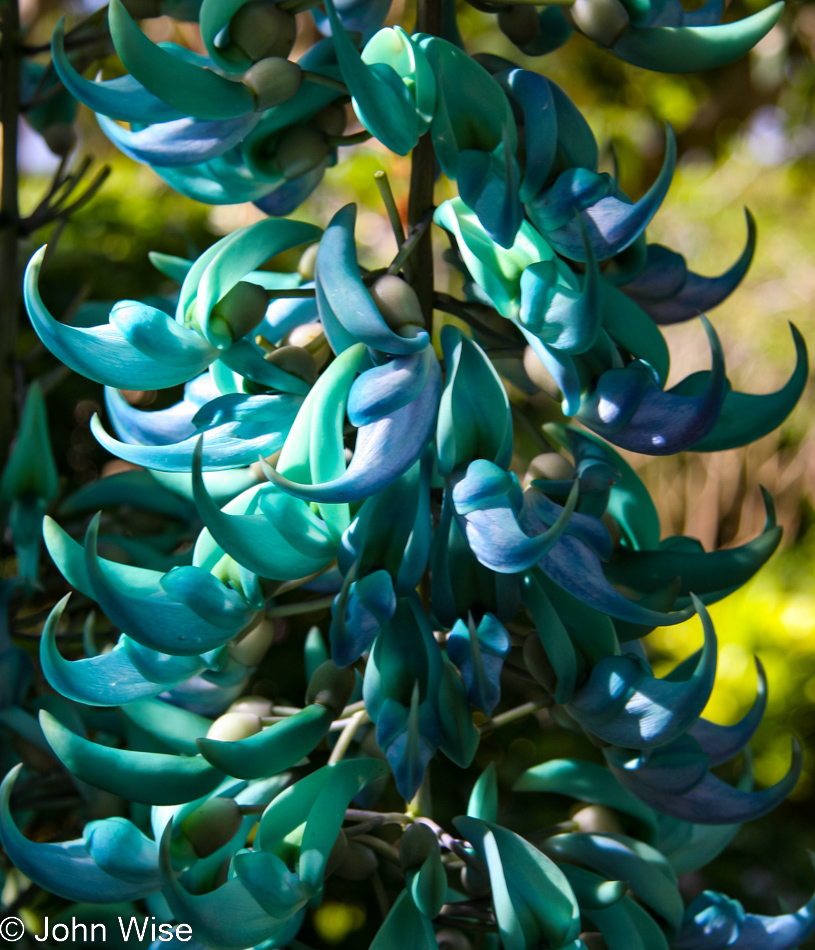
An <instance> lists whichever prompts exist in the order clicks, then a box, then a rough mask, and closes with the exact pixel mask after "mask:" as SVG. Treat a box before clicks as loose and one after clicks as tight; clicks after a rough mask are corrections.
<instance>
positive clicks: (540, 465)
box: [526, 452, 575, 481]
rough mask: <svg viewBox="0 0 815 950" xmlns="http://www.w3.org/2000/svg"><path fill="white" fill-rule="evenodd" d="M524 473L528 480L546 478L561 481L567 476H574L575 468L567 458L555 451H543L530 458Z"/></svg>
mask: <svg viewBox="0 0 815 950" xmlns="http://www.w3.org/2000/svg"><path fill="white" fill-rule="evenodd" d="M526 474H527V477H528V478H529V479H530V480H531V479H533V478H547V479H552V480H553V481H562V480H564V479H567V478H574V476H575V469H574V465H572V463H571V462H570V461H569V460H568V459H567V458H564V457H563V456H562V455H559V454H558V453H557V452H544V453H542V454H541V455H536V456H535V458H533V459H532V461H531V462H530V463H529V468H528V469H527V470H526Z"/></svg>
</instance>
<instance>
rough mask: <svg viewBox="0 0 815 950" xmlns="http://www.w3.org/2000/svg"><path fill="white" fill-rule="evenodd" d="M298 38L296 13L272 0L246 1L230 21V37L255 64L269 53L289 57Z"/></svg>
mask: <svg viewBox="0 0 815 950" xmlns="http://www.w3.org/2000/svg"><path fill="white" fill-rule="evenodd" d="M296 38H297V21H296V19H295V17H294V14H292V13H289V12H288V11H287V10H281V9H280V7H279V6H278V5H277V4H276V3H269V2H268V0H251V2H250V3H244V5H243V6H242V7H240V8H239V9H238V12H237V13H236V14H235V15H234V16H233V17H232V19H231V20H230V21H229V39H230V40H231V41H232V42H233V43H234V44H235V46H237V47H238V49H239V50H240V51H241V52H242V53H244V54H245V55H246V56H247V57H248V58H249V59H251V60H252V62H253V63H256V62H257V61H258V60H259V59H265V58H266V57H267V56H282V57H283V58H285V57H286V56H288V55H289V53H290V52H291V50H292V47H293V46H294V41H295V39H296Z"/></svg>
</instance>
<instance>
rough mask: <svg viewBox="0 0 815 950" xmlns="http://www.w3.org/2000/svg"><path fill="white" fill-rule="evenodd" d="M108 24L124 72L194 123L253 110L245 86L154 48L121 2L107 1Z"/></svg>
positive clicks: (251, 101)
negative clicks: (194, 119) (108, 4)
mask: <svg viewBox="0 0 815 950" xmlns="http://www.w3.org/2000/svg"><path fill="white" fill-rule="evenodd" d="M108 23H109V24H110V35H111V38H112V39H113V45H114V46H115V48H116V52H117V53H118V54H119V58H120V59H121V60H122V62H123V63H124V66H125V68H126V69H127V70H128V72H129V73H130V74H131V75H132V76H134V77H135V78H136V79H138V80H139V82H140V83H142V85H143V86H144V87H145V89H148V90H149V91H150V92H152V93H153V94H154V95H156V96H158V97H159V99H161V100H162V101H163V102H166V103H167V105H169V106H172V108H174V109H178V110H179V112H183V113H184V115H191V116H194V117H195V118H197V119H232V118H235V117H236V116H239V115H245V114H246V113H247V112H253V111H254V110H255V96H254V94H253V93H252V90H251V89H250V88H249V87H248V86H245V85H244V84H243V83H240V82H230V80H228V79H225V78H224V77H223V76H219V75H218V74H217V73H215V72H213V71H212V70H211V69H201V67H200V66H195V65H193V64H192V63H189V62H185V61H184V60H182V59H179V58H177V57H175V56H173V55H172V54H171V53H169V52H167V51H166V50H164V49H162V48H161V47H160V46H157V45H156V44H155V43H154V42H153V41H152V40H150V39H148V38H147V37H146V36H145V35H144V33H142V31H141V30H140V29H139V27H138V26H137V25H136V23H135V22H134V20H133V18H132V17H131V16H130V14H129V13H128V12H127V10H126V9H125V6H124V4H123V3H122V2H121V0H111V3H110V7H109V9H108Z"/></svg>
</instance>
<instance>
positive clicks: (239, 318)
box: [209, 280, 269, 341]
mask: <svg viewBox="0 0 815 950" xmlns="http://www.w3.org/2000/svg"><path fill="white" fill-rule="evenodd" d="M268 306H269V297H268V295H267V294H266V291H265V290H264V289H263V288H262V287H260V286H259V285H258V284H250V283H249V282H248V281H246V280H241V281H239V282H238V283H237V284H235V286H234V287H233V288H232V290H230V291H229V293H228V294H226V296H224V297H222V298H221V299H220V300H219V301H218V303H216V304H215V306H214V307H213V308H212V312H211V313H210V316H209V325H210V328H211V329H212V330H213V331H214V332H215V333H216V334H218V336H221V335H225V336H228V337H229V338H230V339H231V340H233V341H235V340H240V339H241V337H244V336H246V334H247V333H249V332H250V331H251V330H254V328H255V327H256V326H257V325H258V324H259V323H260V321H261V320H262V319H263V318H264V316H266V308H267V307H268Z"/></svg>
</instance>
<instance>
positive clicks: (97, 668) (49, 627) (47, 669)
mask: <svg viewBox="0 0 815 950" xmlns="http://www.w3.org/2000/svg"><path fill="white" fill-rule="evenodd" d="M69 597H70V594H66V595H65V597H63V598H62V600H61V601H60V602H59V603H58V604H57V605H56V606H55V607H54V609H53V610H52V611H51V613H50V614H49V615H48V619H47V620H46V621H45V626H44V627H43V631H42V636H41V637H40V665H41V666H42V671H43V674H44V676H45V678H46V679H47V680H48V683H49V685H50V686H51V687H52V688H53V689H55V690H56V691H57V692H58V693H59V694H60V695H61V696H64V697H65V698H66V699H71V700H73V701H74V702H75V703H85V704H86V705H89V706H120V705H122V704H123V703H130V702H133V701H134V700H136V699H143V698H145V697H146V696H157V695H158V694H159V693H160V692H162V691H163V690H165V689H166V688H167V685H168V684H165V683H154V682H151V681H150V680H148V679H147V678H146V677H145V676H144V675H143V674H142V673H141V672H140V670H139V669H138V668H137V667H136V666H135V665H134V663H133V662H132V660H131V659H130V657H129V656H128V655H127V651H126V650H125V649H124V645H123V644H122V643H121V642H120V643H118V644H117V645H116V646H115V647H114V648H113V650H111V651H110V653H100V654H98V655H97V656H91V657H88V658H87V659H84V660H74V661H72V662H71V661H69V660H65V659H64V658H63V657H62V655H61V654H60V652H59V650H58V648H57V644H56V629H57V624H58V623H59V620H60V617H61V616H62V612H63V610H64V609H65V605H66V604H67V603H68V598H69ZM201 669H203V666H202V667H201ZM186 678H187V674H186V670H185V671H184V675H181V676H179V677H178V680H177V682H179V683H180V682H181V681H182V680H184V679H186ZM169 685H174V683H173V682H172V681H171V684H169Z"/></svg>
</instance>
